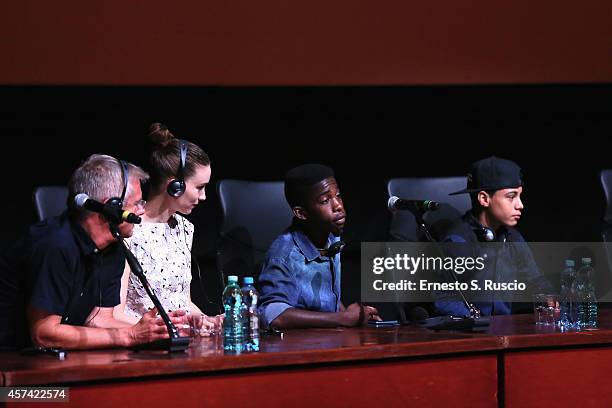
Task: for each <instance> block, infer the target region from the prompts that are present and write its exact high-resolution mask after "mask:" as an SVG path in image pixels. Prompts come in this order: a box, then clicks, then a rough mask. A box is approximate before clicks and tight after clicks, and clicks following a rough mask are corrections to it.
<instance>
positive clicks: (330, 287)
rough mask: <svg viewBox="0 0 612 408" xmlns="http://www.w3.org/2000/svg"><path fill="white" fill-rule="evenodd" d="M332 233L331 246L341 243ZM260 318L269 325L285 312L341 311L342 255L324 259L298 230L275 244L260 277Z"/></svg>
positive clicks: (288, 232)
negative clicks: (295, 309)
mask: <svg viewBox="0 0 612 408" xmlns="http://www.w3.org/2000/svg"><path fill="white" fill-rule="evenodd" d="M338 240H339V238H337V237H334V236H333V235H332V234H330V235H329V237H328V239H327V243H328V246H329V245H331V244H333V243H334V242H336V241H338ZM259 287H260V289H261V303H260V316H262V317H263V319H264V322H265V324H267V325H269V324H270V323H271V322H272V321H273V320H274V319H276V318H277V317H278V316H280V315H281V314H282V313H283V312H284V311H285V310H287V309H289V308H292V307H295V308H298V309H304V310H312V311H318V312H338V311H339V310H340V254H336V255H335V256H333V257H332V258H330V257H327V256H323V255H321V254H320V253H319V251H318V250H317V248H316V247H315V246H314V245H313V243H312V242H311V241H310V239H308V237H307V236H306V235H305V234H304V233H303V232H302V231H300V230H298V229H289V230H287V231H286V232H284V233H283V234H282V235H280V236H279V237H278V238H276V239H275V240H274V242H272V245H271V246H270V249H268V252H267V253H266V258H265V260H264V264H263V269H262V272H261V274H260V275H259Z"/></svg>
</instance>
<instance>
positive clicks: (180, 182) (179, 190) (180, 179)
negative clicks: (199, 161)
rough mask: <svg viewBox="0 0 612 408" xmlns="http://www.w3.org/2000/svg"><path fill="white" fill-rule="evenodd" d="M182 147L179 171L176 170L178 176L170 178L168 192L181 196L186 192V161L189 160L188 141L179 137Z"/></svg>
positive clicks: (173, 195) (174, 195)
mask: <svg viewBox="0 0 612 408" xmlns="http://www.w3.org/2000/svg"><path fill="white" fill-rule="evenodd" d="M179 144H180V149H181V162H180V163H179V168H178V171H177V172H176V177H175V178H173V179H172V180H170V182H169V183H168V188H167V191H168V194H170V196H172V197H180V196H182V195H183V194H184V193H185V189H186V186H185V179H184V173H185V162H186V161H187V142H185V141H184V140H182V139H179Z"/></svg>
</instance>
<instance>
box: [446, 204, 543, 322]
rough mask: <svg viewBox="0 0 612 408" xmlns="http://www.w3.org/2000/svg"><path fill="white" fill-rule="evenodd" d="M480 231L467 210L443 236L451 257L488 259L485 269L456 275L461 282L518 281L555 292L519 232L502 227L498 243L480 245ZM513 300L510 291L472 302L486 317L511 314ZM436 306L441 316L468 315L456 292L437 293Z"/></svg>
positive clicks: (539, 289)
mask: <svg viewBox="0 0 612 408" xmlns="http://www.w3.org/2000/svg"><path fill="white" fill-rule="evenodd" d="M478 228H479V224H478V221H477V220H476V218H475V217H474V215H472V213H471V211H468V212H467V213H466V214H465V215H464V216H463V217H462V218H460V219H458V220H456V221H455V222H453V223H452V224H451V225H450V226H449V227H448V229H447V230H446V231H445V232H444V233H443V234H442V236H441V239H440V241H441V242H447V243H451V244H450V245H447V246H445V247H444V248H445V252H446V254H447V255H448V256H451V257H454V258H455V257H464V258H465V257H473V258H476V257H484V259H485V267H484V269H482V270H480V271H477V270H474V271H470V272H466V273H464V274H462V275H461V276H457V278H458V279H459V281H462V282H470V280H472V279H474V280H477V281H478V282H480V283H482V282H484V280H491V281H494V282H512V281H513V280H514V279H518V280H520V281H521V282H525V283H526V284H527V285H528V288H531V290H535V291H537V293H539V292H542V293H550V292H551V291H552V286H551V284H550V282H548V280H546V278H544V276H543V275H542V273H541V271H540V270H539V268H538V266H537V265H536V263H535V260H534V259H533V254H532V253H531V250H530V249H529V246H528V244H527V242H525V239H524V238H523V236H522V235H521V234H520V233H519V232H518V231H517V230H516V229H514V228H505V227H502V229H501V231H500V232H499V234H498V235H497V237H496V240H495V241H496V242H497V244H495V245H487V243H485V242H480V240H479V238H478V235H477V233H476V230H477V229H478ZM446 280H448V279H446ZM481 286H482V285H481ZM487 293H488V294H489V292H487ZM465 295H467V294H465ZM512 298H513V296H512V293H510V292H509V291H501V292H500V291H497V292H490V294H489V298H488V299H487V300H486V301H485V300H484V299H482V295H481V298H480V299H479V300H478V301H475V302H473V303H474V305H475V306H476V307H477V308H478V309H480V311H481V313H482V314H483V315H493V314H497V315H500V314H510V313H511V312H512ZM469 300H470V299H468V301H469ZM435 306H436V309H437V311H438V312H439V313H442V314H445V315H454V316H465V315H469V311H468V309H467V307H466V306H465V304H464V303H463V302H462V301H461V297H460V295H459V293H458V292H457V291H448V292H438V293H436V301H435Z"/></svg>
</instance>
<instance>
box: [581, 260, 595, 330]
mask: <svg viewBox="0 0 612 408" xmlns="http://www.w3.org/2000/svg"><path fill="white" fill-rule="evenodd" d="M580 269H581V270H582V271H583V274H584V275H585V277H586V279H585V292H584V304H585V313H584V327H585V328H587V329H594V328H596V327H597V296H596V295H595V285H594V283H593V279H595V270H594V269H593V267H592V266H591V258H582V268H580Z"/></svg>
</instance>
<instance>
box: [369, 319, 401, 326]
mask: <svg viewBox="0 0 612 408" xmlns="http://www.w3.org/2000/svg"><path fill="white" fill-rule="evenodd" d="M368 326H374V327H386V326H399V322H398V321H397V320H368Z"/></svg>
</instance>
